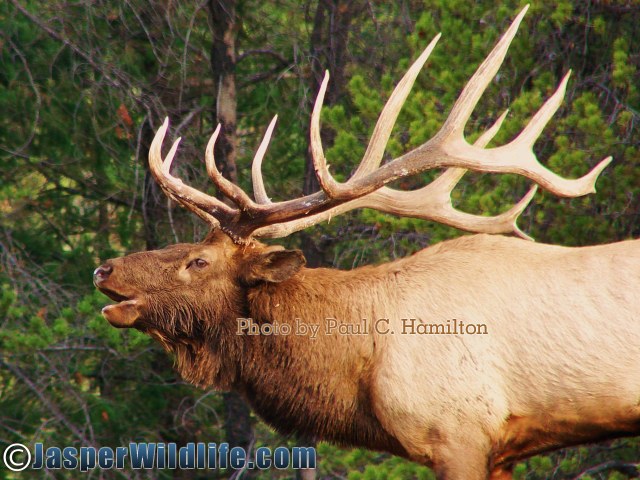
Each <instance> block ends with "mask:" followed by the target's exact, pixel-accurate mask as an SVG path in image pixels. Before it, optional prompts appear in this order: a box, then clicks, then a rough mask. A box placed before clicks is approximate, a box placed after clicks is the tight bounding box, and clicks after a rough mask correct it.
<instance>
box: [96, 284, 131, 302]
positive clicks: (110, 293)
mask: <svg viewBox="0 0 640 480" xmlns="http://www.w3.org/2000/svg"><path fill="white" fill-rule="evenodd" d="M98 290H100V291H101V292H102V293H104V294H105V295H106V296H107V297H109V298H110V299H111V300H113V301H115V302H126V301H128V300H133V299H132V297H128V296H126V295H122V294H120V293H117V292H114V291H113V290H109V289H108V288H101V287H98Z"/></svg>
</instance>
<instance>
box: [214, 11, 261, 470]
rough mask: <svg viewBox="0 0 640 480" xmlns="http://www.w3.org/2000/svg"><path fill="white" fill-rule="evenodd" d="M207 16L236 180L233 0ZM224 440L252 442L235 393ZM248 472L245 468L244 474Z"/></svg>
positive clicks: (225, 158) (224, 136)
mask: <svg viewBox="0 0 640 480" xmlns="http://www.w3.org/2000/svg"><path fill="white" fill-rule="evenodd" d="M209 18H210V22H211V33H212V36H213V42H212V45H211V71H212V73H213V78H214V82H215V84H216V88H217V92H216V99H217V101H216V111H215V115H216V120H217V122H218V123H220V124H221V125H222V129H221V132H220V136H219V137H218V141H217V142H216V146H215V157H216V165H217V167H218V169H219V170H220V171H221V172H222V175H224V176H225V177H226V178H227V179H229V180H231V181H232V182H233V183H238V174H237V169H236V156H237V136H236V122H237V101H236V74H235V68H236V33H237V25H238V18H237V17H236V2H235V0H210V1H209ZM223 399H224V409H225V422H224V429H225V435H226V438H225V440H226V441H227V442H229V445H230V446H232V447H234V446H239V447H244V448H245V449H249V447H250V446H251V444H252V443H253V437H254V433H253V423H252V421H251V409H250V408H249V406H248V405H247V404H246V402H245V401H244V400H243V399H242V397H240V396H239V395H238V394H236V393H233V392H230V393H225V394H224V396H223ZM247 474H248V475H249V476H252V475H251V474H250V472H249V471H248V472H247V473H246V474H245V476H246V475H247Z"/></svg>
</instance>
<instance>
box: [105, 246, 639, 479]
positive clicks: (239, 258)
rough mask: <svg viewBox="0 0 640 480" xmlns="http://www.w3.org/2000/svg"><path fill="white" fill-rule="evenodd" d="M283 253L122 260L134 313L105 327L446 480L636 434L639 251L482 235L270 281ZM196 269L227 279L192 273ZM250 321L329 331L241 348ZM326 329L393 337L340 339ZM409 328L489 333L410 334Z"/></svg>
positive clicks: (261, 250) (305, 431) (121, 276)
mask: <svg viewBox="0 0 640 480" xmlns="http://www.w3.org/2000/svg"><path fill="white" fill-rule="evenodd" d="M272 250H273V248H272V247H271V248H267V247H264V246H263V245H261V244H258V243H255V244H253V245H252V246H250V247H246V246H236V245H234V244H233V243H232V242H231V241H230V240H229V239H228V238H226V237H225V236H224V235H221V234H218V235H216V234H214V235H212V236H211V237H210V239H209V240H208V241H207V242H205V243H204V244H200V245H176V246H173V247H168V248H167V249H165V250H159V251H156V252H144V253H139V254H134V255H131V256H129V257H123V258H121V259H116V260H112V261H110V262H112V263H111V265H112V266H113V273H111V275H110V276H109V277H108V278H106V279H104V281H102V282H98V281H97V282H96V284H97V285H98V286H99V288H101V290H103V291H105V293H107V294H110V295H111V296H112V297H114V295H113V294H114V293H117V294H119V295H121V296H123V297H126V298H127V299H131V298H134V299H136V300H135V301H134V305H133V307H131V305H130V304H131V303H132V302H131V301H130V300H127V301H124V302H122V303H120V304H117V305H115V306H110V307H106V308H105V316H106V317H107V318H108V319H109V320H110V321H111V322H112V323H113V324H114V325H117V326H133V327H135V328H139V329H141V330H143V331H147V332H148V333H150V334H151V335H152V336H154V337H156V338H158V339H159V340H160V341H161V342H162V343H163V344H164V345H165V347H166V348H167V349H168V350H171V351H173V352H175V354H176V358H177V364H178V369H179V370H180V372H181V373H182V375H183V376H184V377H185V378H186V379H188V380H189V381H191V382H193V383H195V384H198V385H201V386H214V387H217V388H232V389H234V390H237V391H239V392H241V393H242V394H244V395H245V396H246V398H247V399H248V400H249V402H250V403H251V404H252V405H253V406H254V408H255V409H256V411H257V412H258V413H259V414H260V415H261V416H262V417H263V418H265V419H266V420H267V421H268V422H269V423H270V424H272V425H274V426H275V427H276V428H278V429H279V430H281V431H283V432H286V433H293V432H297V433H299V434H302V435H306V436H309V437H315V438H320V439H327V440H330V441H335V442H338V443H341V444H347V445H357V446H362V447H367V448H372V449H378V450H386V451H390V452H392V453H394V454H398V455H401V456H404V457H407V458H410V459H412V460H415V461H418V462H421V463H424V464H426V465H430V466H433V467H434V469H435V470H436V472H437V474H438V478H441V479H458V478H459V479H469V480H473V479H485V478H488V476H489V475H493V476H492V478H509V477H510V473H509V472H510V469H511V466H512V464H513V462H515V461H516V460H518V459H523V458H526V457H528V456H530V455H532V454H535V453H538V452H543V451H548V450H552V449H555V448H559V447H562V446H567V445H574V444H580V443H585V442H591V441H597V440H600V439H605V438H614V437H620V436H627V435H634V434H640V406H639V405H640V371H639V370H640V321H639V320H640V301H639V300H638V299H637V295H638V293H640V290H639V289H638V285H639V284H640V241H630V242H621V243H617V244H611V245H604V246H596V247H583V248H565V247H558V246H550V245H544V244H536V243H532V242H528V241H524V240H519V239H514V238H507V237H500V236H487V235H476V236H469V237H463V238H459V239H457V240H452V241H449V242H444V243H441V244H439V245H436V246H434V247H431V248H427V249H425V250H422V251H421V252H418V253H416V254H415V255H413V256H411V257H408V258H405V259H401V260H397V261H394V262H390V263H386V264H383V265H380V266H375V267H371V266H368V267H362V268H359V269H355V270H352V271H338V270H333V269H306V268H304V267H302V264H301V263H299V264H297V263H296V264H295V266H294V267H295V268H289V267H291V262H290V260H291V258H299V256H298V257H295V256H293V257H287V256H286V255H285V254H287V253H289V254H292V253H293V252H287V251H280V252H281V253H282V258H283V259H285V260H283V261H282V262H280V261H279V260H278V261H272V260H269V262H267V263H269V268H271V269H273V270H274V271H278V272H280V271H285V272H286V275H284V276H285V277H286V278H281V277H279V278H277V279H274V278H272V277H269V279H265V276H269V275H273V274H272V273H265V272H266V271H265V270H262V269H261V268H262V267H260V268H258V267H255V265H258V266H260V265H264V262H262V261H261V260H259V259H261V258H264V257H266V256H267V255H270V253H269V252H271V251H272ZM195 257H201V258H204V259H206V260H207V262H208V263H209V264H210V265H211V267H212V270H211V272H213V273H209V274H208V276H207V277H206V278H205V277H204V276H203V274H201V273H198V276H196V275H195V274H192V273H189V270H188V269H187V270H185V269H184V265H186V264H187V262H188V261H189V260H190V259H193V258H195ZM269 258H271V257H269ZM278 258H280V256H279V257H278ZM154 262H155V263H154ZM294 263H295V262H294ZM107 264H109V262H108V263H107ZM127 267H129V268H127ZM149 268H151V269H152V270H154V269H155V270H157V269H158V268H160V269H161V271H162V272H164V275H157V274H156V275H155V277H154V281H155V282H156V283H155V284H154V287H155V288H151V287H150V286H149V285H146V286H145V285H140V283H141V279H142V278H144V277H145V275H148V274H149V272H148V271H147V270H148V269H149ZM214 269H217V270H214ZM134 272H135V273H134ZM158 279H160V280H158ZM169 279H171V280H170V281H169ZM147 281H148V280H147ZM159 282H161V283H162V285H160V286H158V285H157V283H159ZM183 290H184V291H183ZM189 291H190V293H189ZM185 292H186V293H185ZM194 293H196V295H194ZM118 299H119V300H121V299H122V298H118ZM171 302H178V303H179V304H180V305H179V311H178V310H175V307H176V306H175V305H173V304H171ZM167 303H169V304H167ZM209 303H211V304H209ZM132 308H133V310H135V314H133V315H132V314H131V313H130V311H131V309H132ZM187 310H191V312H190V313H189V314H185V313H184V312H185V311H187ZM177 312H178V313H177ZM179 312H181V313H179ZM208 312H215V313H211V314H209V313H208ZM247 317H250V318H253V320H254V321H255V322H256V323H257V324H263V323H266V322H268V323H271V324H276V323H279V324H282V323H289V324H292V325H294V324H295V322H296V320H298V321H304V322H306V323H308V324H317V325H320V332H319V333H318V335H317V337H316V338H315V339H312V338H310V337H309V336H300V335H295V334H290V335H270V336H267V335H246V334H241V335H237V329H238V320H237V319H238V318H247ZM327 318H335V319H337V320H339V321H341V322H343V323H352V324H354V325H356V324H361V323H362V319H369V320H371V321H373V320H376V319H388V324H387V323H386V322H383V323H382V324H381V328H380V330H382V332H376V331H375V329H373V328H370V331H369V334H367V335H357V334H342V335H341V334H337V333H334V334H332V335H327V334H326V330H325V328H326V325H327V321H326V319H327ZM408 318H415V319H417V320H418V321H423V322H425V323H445V322H446V321H447V320H452V319H457V320H460V321H464V322H465V323H474V324H485V325H486V327H487V333H486V334H484V335H470V334H458V335H433V334H432V335H420V334H411V333H407V332H406V330H405V333H404V334H403V333H402V332H403V320H402V319H408ZM371 325H372V322H369V326H370V327H371ZM387 328H388V329H389V332H385V331H384V330H386V329H387ZM391 331H394V334H391V333H390V332H391Z"/></svg>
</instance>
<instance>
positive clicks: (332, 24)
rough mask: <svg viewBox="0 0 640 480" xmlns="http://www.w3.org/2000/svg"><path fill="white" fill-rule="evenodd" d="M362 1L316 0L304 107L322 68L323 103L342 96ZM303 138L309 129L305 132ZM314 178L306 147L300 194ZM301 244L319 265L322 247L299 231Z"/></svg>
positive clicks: (329, 136)
mask: <svg viewBox="0 0 640 480" xmlns="http://www.w3.org/2000/svg"><path fill="white" fill-rule="evenodd" d="M365 6H366V4H365V3H364V2H362V1H350V0H319V1H318V5H317V8H316V11H315V14H314V17H313V30H312V32H311V39H310V45H309V53H310V55H309V57H310V58H311V78H310V79H309V82H310V85H309V90H310V92H311V95H309V96H308V99H309V100H308V102H309V103H308V104H307V110H308V111H309V112H311V111H312V110H313V104H314V102H315V99H316V95H317V93H318V89H319V87H320V84H321V83H322V78H323V77H324V71H325V70H326V69H328V70H329V71H330V73H331V83H330V84H329V88H328V89H327V95H326V96H325V105H333V104H335V103H336V102H337V101H338V99H339V98H340V97H341V96H342V94H343V93H344V90H345V85H346V79H345V75H344V71H345V66H346V64H347V55H346V54H347V43H348V41H349V34H350V26H351V22H352V20H353V18H354V17H355V16H356V15H357V14H358V13H360V12H361V11H362V10H363V9H364V8H365ZM306 136H307V138H309V136H310V131H309V130H307V132H306ZM320 137H321V139H322V144H323V145H324V146H325V148H326V147H328V146H330V145H331V144H332V143H333V140H334V135H333V132H331V131H329V130H326V129H325V130H322V131H321V132H320ZM319 187H320V186H319V184H318V179H317V178H316V174H315V169H314V166H313V159H312V156H311V150H310V148H308V149H307V154H306V161H305V171H304V186H303V194H304V195H309V194H311V193H313V192H315V191H317V190H318V189H319ZM301 248H302V251H303V253H304V255H305V257H306V259H307V264H308V265H309V266H310V267H319V266H323V264H324V258H323V255H322V249H321V248H319V247H318V245H317V244H316V243H315V242H314V240H313V238H312V237H311V236H309V235H307V234H305V233H302V238H301Z"/></svg>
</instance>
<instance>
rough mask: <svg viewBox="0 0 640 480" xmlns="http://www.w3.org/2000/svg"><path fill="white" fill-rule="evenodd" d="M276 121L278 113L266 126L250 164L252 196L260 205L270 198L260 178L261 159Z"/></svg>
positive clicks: (267, 202) (265, 203) (269, 201)
mask: <svg viewBox="0 0 640 480" xmlns="http://www.w3.org/2000/svg"><path fill="white" fill-rule="evenodd" d="M277 121H278V115H275V116H274V117H273V119H272V120H271V123H269V126H268V127H267V131H266V132H265V134H264V137H263V138H262V142H261V143H260V146H259V147H258V150H257V151H256V154H255V156H254V157H253V163H252V164H251V182H252V183H253V197H254V198H255V200H256V202H258V203H259V204H262V205H268V204H270V203H272V202H271V199H270V198H269V197H268V196H267V191H266V190H265V188H264V181H263V180H262V159H263V158H264V154H265V152H266V151H267V147H268V146H269V141H270V140H271V135H272V134H273V129H274V128H275V126H276V122H277Z"/></svg>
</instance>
